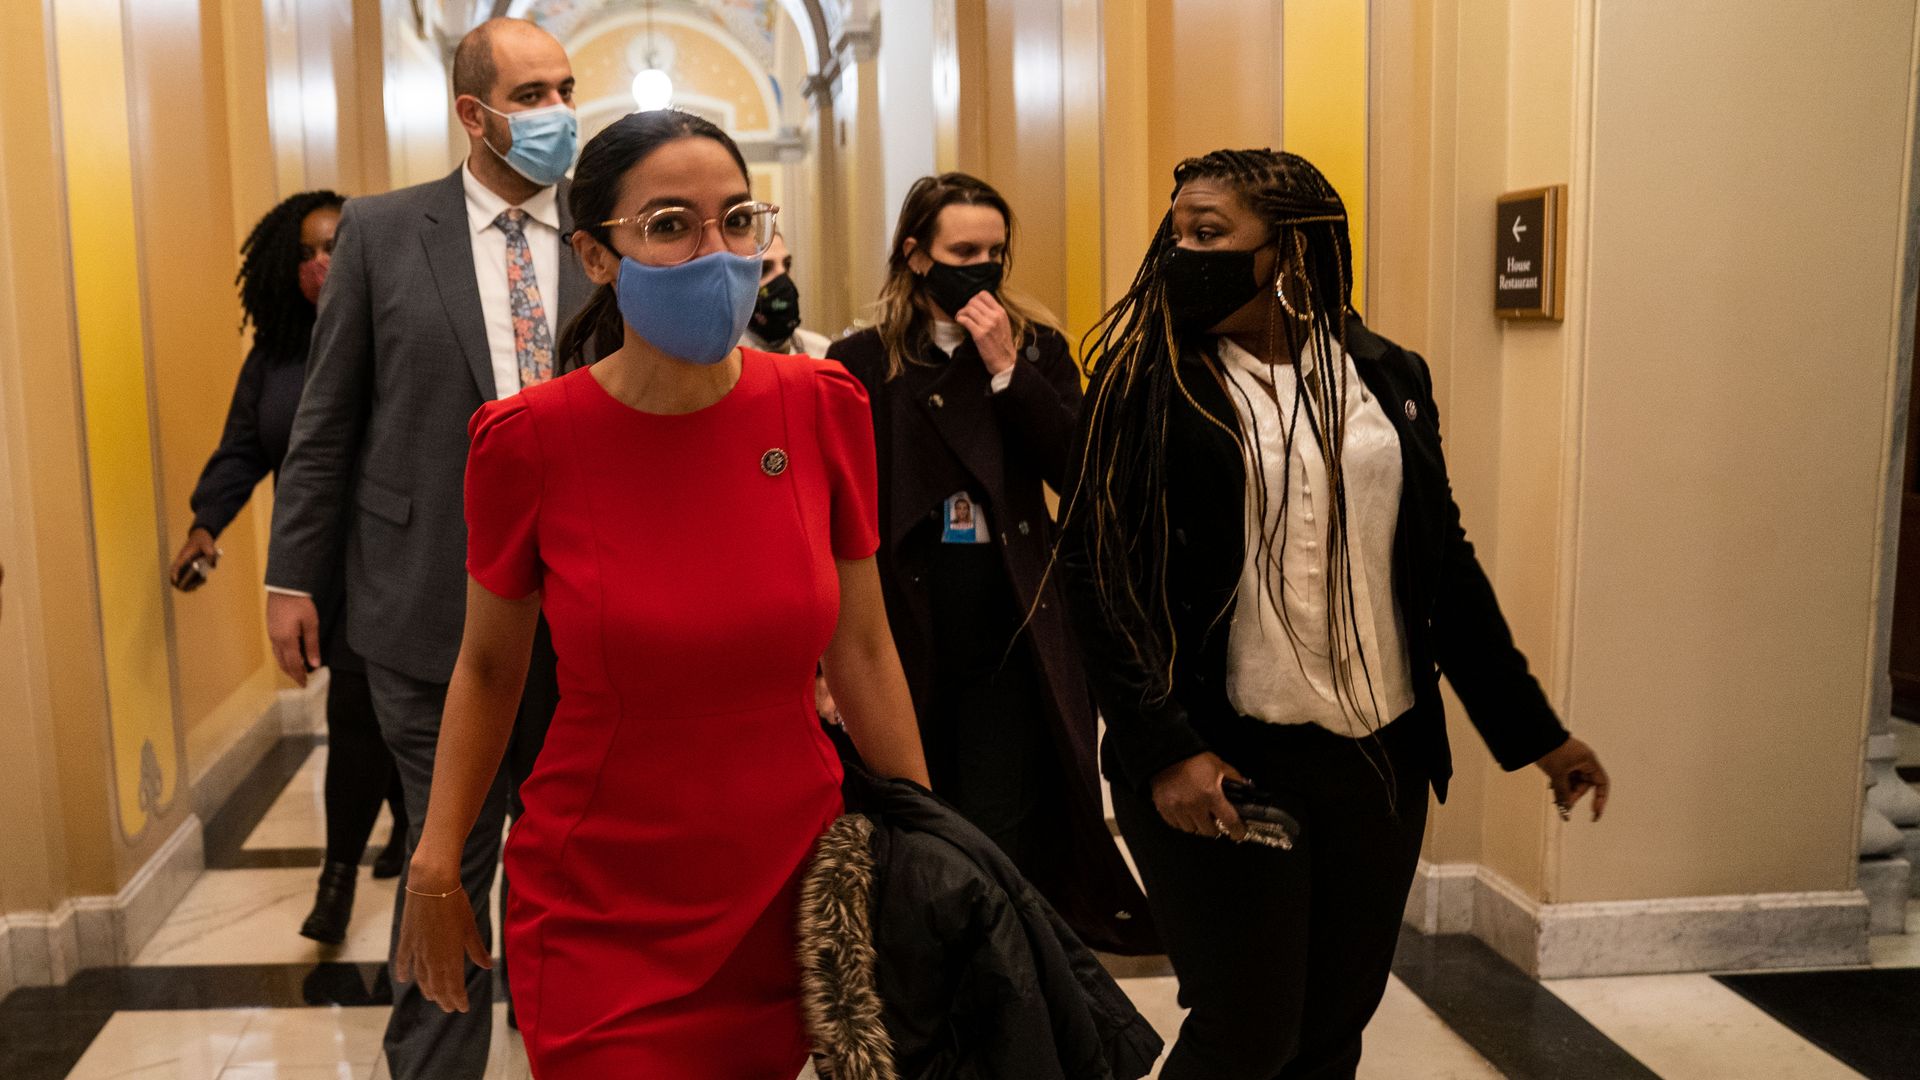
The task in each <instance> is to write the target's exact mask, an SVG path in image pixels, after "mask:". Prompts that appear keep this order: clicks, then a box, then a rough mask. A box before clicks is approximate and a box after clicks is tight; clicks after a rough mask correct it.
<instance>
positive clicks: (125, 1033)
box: [67, 1009, 264, 1080]
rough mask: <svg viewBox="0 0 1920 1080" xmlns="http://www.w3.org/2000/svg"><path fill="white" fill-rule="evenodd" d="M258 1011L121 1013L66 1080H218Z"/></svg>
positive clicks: (216, 1010)
mask: <svg viewBox="0 0 1920 1080" xmlns="http://www.w3.org/2000/svg"><path fill="white" fill-rule="evenodd" d="M262 1011H264V1010H260V1009H209V1010H205V1011H169V1012H120V1013H115V1014H114V1015H113V1018H112V1019H111V1020H108V1021H107V1026H106V1027H104V1028H102V1029H101V1030H100V1034H99V1036H97V1037H96V1038H95V1039H94V1040H93V1045H91V1046H89V1047H87V1052H86V1054H84V1055H83V1056H82V1057H81V1058H80V1061H79V1063H78V1064H76V1065H75V1066H74V1068H73V1071H72V1072H70V1073H68V1074H67V1080H106V1078H108V1077H114V1078H121V1077H137V1078H138V1080H217V1078H218V1077H219V1075H220V1071H221V1070H222V1069H224V1068H225V1067H226V1065H227V1060H228V1059H229V1058H230V1057H232V1056H233V1051H234V1048H235V1047H236V1046H238V1045H239V1044H240V1037H241V1033H242V1032H243V1031H245V1030H246V1028H247V1025H248V1024H249V1023H250V1022H251V1021H252V1020H253V1019H254V1016H255V1015H256V1014H257V1013H260V1012H262Z"/></svg>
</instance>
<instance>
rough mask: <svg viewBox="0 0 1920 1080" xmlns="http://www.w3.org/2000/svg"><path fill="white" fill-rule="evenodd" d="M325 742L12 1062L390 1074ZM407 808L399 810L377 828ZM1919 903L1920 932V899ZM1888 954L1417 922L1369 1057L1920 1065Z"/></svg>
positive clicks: (87, 976)
mask: <svg viewBox="0 0 1920 1080" xmlns="http://www.w3.org/2000/svg"><path fill="white" fill-rule="evenodd" d="M325 755H326V748H325V746H324V745H314V744H313V743H311V742H307V741H301V740H289V741H288V742H287V743H285V744H283V745H282V746H281V747H280V748H279V749H278V750H276V752H275V754H274V755H273V756H271V757H270V758H269V759H268V761H267V762H265V763H263V765H262V766H261V768H260V769H259V770H257V771H256V773H255V776H254V778H253V779H252V780H251V781H249V784H248V785H247V786H246V787H243V789H242V790H241V791H240V792H239V793H238V794H236V796H235V798H234V800H233V802H232V803H231V804H230V805H229V807H228V808H227V810H225V811H223V812H222V813H221V814H220V815H217V816H216V817H215V819H214V820H213V821H212V822H210V823H209V825H208V828H207V851H208V864H209V867H210V868H209V869H208V870H207V871H206V873H204V874H203V875H202V876H201V878H200V880H199V881H198V883H197V884H196V885H195V886H194V888H193V890H192V891H191V892H190V893H189V894H188V895H187V897H186V898H185V899H184V900H183V901H182V902H181V903H180V905H179V907H178V908H177V909H176V910H175V911H174V913H173V915H172V917H171V918H170V919H168V921H167V923H166V925H165V926H164V927H163V928H162V929H161V931H160V932H159V933H158V934H157V935H156V936H155V937H154V938H153V940H152V941H150V942H149V943H148V944H147V946H146V947H145V948H144V949H143V950H142V951H141V953H140V955H139V957H138V958H137V960H136V961H135V964H134V965H133V966H132V967H129V968H124V969H117V970H98V971H89V972H84V973H82V974H81V975H80V976H79V977H77V978H76V979H75V980H74V981H73V982H72V983H71V984H69V985H68V986H66V987H61V988H55V989H28V990H21V991H16V992H15V993H14V994H13V995H12V996H10V997H9V998H8V999H7V1000H6V1001H5V1002H4V1003H0V1078H5V1080H60V1078H62V1077H66V1078H71V1080H96V1078H106V1077H131V1078H141V1080H268V1078H276V1077H277V1078H283V1080H286V1078H291V1080H318V1078H321V1077H326V1078H339V1080H367V1078H370V1077H385V1076H386V1069H385V1065H384V1063H383V1061H382V1060H381V1054H380V1036H381V1032H382V1030H383V1029H384V1027H385V1024H386V1009H385V1008H384V1007H383V1005H382V1002H383V1001H384V1000H386V996H385V995H386V992H387V989H386V982H385V978H386V977H385V972H384V968H383V967H382V961H383V960H384V959H385V955H386V943H387V933H388V925H387V924H388V919H389V916H390V914H391V911H392V904H393V887H392V883H391V882H375V881H373V880H371V878H370V877H363V878H362V881H361V885H360V892H359V897H358V901H357V903H356V906H355V910H354V920H353V928H352V932H351V934H350V936H349V938H348V940H347V942H346V944H344V945H343V946H341V947H339V948H322V947H320V946H317V945H315V944H314V943H312V942H309V941H307V940H306V939H304V938H301V937H299V936H298V935H297V934H295V933H294V929H295V927H297V926H298V925H299V922H300V920H301V918H302V917H303V916H304V915H305V914H306V910H307V906H308V904H310V903H311V900H312V886H313V879H314V874H315V868H316V867H317V866H318V865H319V861H320V852H319V845H320V842H321V835H322V830H323V823H322V816H321V805H320V798H321V796H320V777H321V775H322V773H323V771H324V767H325ZM385 822H386V819H385V816H384V812H383V816H382V824H381V825H380V826H379V827H378V828H377V830H376V832H375V846H376V847H377V845H378V844H379V843H381V842H384V840H385V837H386V830H387V825H386V823H385ZM1910 919H1911V920H1912V921H1913V923H1914V925H1915V927H1916V929H1917V930H1920V905H1916V906H1915V908H1914V909H1913V910H1912V911H1911V912H1910ZM1873 958H1874V965H1875V966H1874V969H1873V970H1862V971H1858V972H1843V973H1811V974H1812V976H1813V978H1812V980H1811V981H1809V980H1808V977H1807V976H1806V975H1793V974H1781V975H1760V976H1712V975H1674V976H1644V977H1632V978H1608V979H1580V980H1566V981H1557V982H1550V983H1546V984H1541V983H1537V982H1534V981H1533V980H1531V979H1528V978H1526V977H1525V976H1524V975H1522V974H1521V973H1520V972H1519V971H1518V970H1516V969H1514V968H1513V967H1511V966H1510V965H1508V964H1506V963H1505V962H1504V961H1502V960H1501V959H1499V958H1498V957H1497V956H1495V955H1494V954H1493V953H1492V952H1491V951H1489V950H1487V949H1486V948H1485V947H1484V946H1482V945H1480V944H1479V943H1478V942H1476V941H1474V940H1473V939H1470V938H1464V937H1461V938H1452V937H1443V938H1424V937H1421V936H1419V935H1416V934H1412V933H1408V934H1407V935H1406V936H1405V937H1404V938H1403V941H1402V946H1401V952H1400V957H1399V959H1398V961H1397V962H1396V974H1395V978H1394V980H1393V982H1392V984H1391V985H1390V986H1389V988H1388V992H1387V996H1386V1000H1385V1002H1384V1003H1383V1005H1382V1006H1381V1009H1380V1012H1379V1014H1378V1015H1377V1016H1376V1017H1375V1019H1374V1022H1373V1025H1372V1027H1371V1028H1370V1029H1369V1030H1368V1035H1367V1047H1366V1057H1365V1060H1364V1061H1363V1062H1362V1065H1361V1068H1360V1075H1361V1076H1362V1077H1363V1078H1367V1080H1485V1078H1497V1077H1525V1078H1540V1080H1549V1078H1551V1080H1630V1078H1637V1077H1666V1078H1670V1080H1840V1078H1848V1077H1860V1076H1866V1077H1869V1078H1870V1080H1891V1078H1894V1077H1920V1042H1917V1041H1916V1040H1920V1021H1916V1019H1915V1018H1916V1017H1920V933H1916V934H1915V935H1912V936H1908V937H1893V938H1884V939H1880V940H1878V941H1876V942H1875V943H1874V946H1873ZM1122 982H1123V985H1124V986H1125V988H1126V990H1127V992H1128V993H1129V994H1130V995H1131V996H1132V997H1133V999H1134V1000H1135V1002H1136V1003H1137V1004H1138V1005H1139V1007H1140V1009H1141V1010H1142V1012H1144V1013H1145V1014H1146V1015H1147V1017H1148V1018H1149V1019H1150V1020H1152V1022H1153V1023H1154V1024H1155V1025H1156V1026H1157V1027H1158V1028H1159V1029H1160V1030H1161V1031H1162V1032H1163V1033H1164V1034H1165V1035H1166V1036H1167V1037H1168V1039H1169V1040H1171V1039H1172V1037H1173V1035H1174V1033H1175V1032H1176V1030H1177V1029H1178V1026H1179V1023H1180V1019H1181V1015H1182V1013H1181V1010H1180V1007H1179V1005H1178V1003H1177V1001H1176V988H1175V985H1174V981H1173V979H1172V978H1170V977H1166V976H1164V975H1151V974H1150V975H1146V976H1142V977H1133V978H1126V979H1123V980H1122ZM497 1008H498V1011H499V1012H500V1013H502V1014H503V1013H504V1006H499V1007H497ZM497 1019H499V1017H497ZM1903 1040H1904V1042H1903ZM488 1075H489V1077H498V1078H502V1080H505V1078H520V1077H526V1076H527V1075H528V1071H527V1066H526V1059H525V1054H524V1051H523V1050H522V1049H521V1046H520V1043H519V1040H518V1036H517V1034H516V1033H514V1032H512V1031H510V1030H508V1028H507V1026H506V1024H505V1023H504V1022H499V1023H496V1025H495V1038H494V1053H493V1062H492V1067H491V1070H490V1072H489V1074H488Z"/></svg>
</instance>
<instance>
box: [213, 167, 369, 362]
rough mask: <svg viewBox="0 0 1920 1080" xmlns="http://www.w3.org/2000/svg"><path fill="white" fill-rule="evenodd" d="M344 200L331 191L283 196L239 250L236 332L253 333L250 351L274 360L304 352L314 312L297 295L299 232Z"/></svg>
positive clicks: (298, 286)
mask: <svg viewBox="0 0 1920 1080" xmlns="http://www.w3.org/2000/svg"><path fill="white" fill-rule="evenodd" d="M346 201H347V200H346V198H345V197H344V196H341V195H339V194H337V193H335V192H332V191H325V190H322V191H303V192H301V193H300V194H298V195H291V196H288V197H287V198H286V199H283V200H281V202H280V205H278V206H276V207H274V208H273V209H271V210H269V211H267V214H266V216H265V217H263V218H261V219H260V221H259V223H258V224H256V225H255V226H254V227H253V231H252V232H250V233H248V234H247V238H246V240H245V241H244V242H242V243H241V245H240V272H239V273H238V274H235V275H234V278H233V282H234V284H235V285H238V286H239V287H240V312H241V314H240V330H241V332H243V333H244V332H245V331H246V329H247V327H248V326H249V325H251V326H252V327H253V344H254V347H255V348H259V349H265V350H267V351H268V353H270V354H272V355H275V356H283V355H299V356H305V355H306V352H307V339H308V338H309V337H310V336H311V335H312V333H313V318H314V306H313V304H311V303H309V302H308V301H307V298H306V296H304V295H303V294H302V293H301V292H300V264H301V263H302V262H304V261H305V259H304V258H303V255H302V252H301V249H300V227H301V226H302V225H303V224H305V223H306V220H307V215H308V214H311V213H313V212H314V211H315V210H324V209H329V208H331V209H336V210H337V209H339V208H340V207H341V206H342V205H344V204H345V203H346Z"/></svg>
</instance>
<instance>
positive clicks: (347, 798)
mask: <svg viewBox="0 0 1920 1080" xmlns="http://www.w3.org/2000/svg"><path fill="white" fill-rule="evenodd" d="M344 202H345V200H344V199H342V198H341V197H340V196H339V195H336V194H334V193H333V192H331V191H308V192H303V193H301V194H299V195H294V196H292V197H290V198H288V199H286V200H285V201H283V202H282V203H280V205H278V206H276V207H274V208H273V209H272V210H270V211H268V212H267V216H266V217H264V218H262V219H260V223H259V224H258V225H255V226H254V228H253V232H252V233H251V234H250V235H249V236H248V237H247V240H246V243H244V244H242V245H241V248H240V253H241V257H242V260H243V261H242V262H241V265H240V275H239V285H240V305H241V308H242V310H243V311H244V313H245V316H244V320H243V322H242V329H244V328H245V327H246V325H247V324H252V326H253V348H252V350H251V351H249V352H248V353H247V359H246V362H245V363H244V364H242V365H241V368H240V379H239V383H238V385H237V386H236V387H235V388H234V392H233V403H232V405H231V406H230V407H229V408H228V410H227V424H226V429H225V430H224V431H223V432H222V433H221V436H220V446H219V447H218V448H217V449H216V450H214V452H213V456H212V457H211V458H209V459H208V460H207V466H206V468H205V470H203V471H202V472H201V474H200V482H199V484H198V485H196V486H195V487H194V489H193V499H192V506H193V527H192V529H191V530H189V531H188V533H187V542H186V543H185V544H183V545H182V546H181V548H180V553H179V554H178V555H176V556H174V560H173V566H172V571H171V574H172V579H173V584H174V587H176V588H178V589H179V590H180V591H182V592H192V591H193V590H195V589H197V588H199V587H200V586H201V585H202V584H204V583H205V582H206V580H207V574H208V573H209V572H211V571H212V570H213V568H214V567H215V566H216V565H217V564H218V563H219V561H220V549H219V547H218V546H217V541H218V540H219V537H220V534H221V533H222V532H224V531H225V530H226V527H227V526H228V525H229V524H231V523H232V522H233V519H234V518H235V517H236V516H237V515H238V514H239V513H240V510H241V508H243V507H245V506H246V505H247V500H248V499H249V498H251V497H252V495H253V489H254V488H255V487H256V486H258V485H259V483H260V481H261V480H263V479H265V478H266V477H268V476H269V475H277V474H278V473H279V471H280V462H281V460H282V459H284V458H285V457H286V456H287V440H288V439H289V438H290V437H291V436H292V434H293V414H294V413H295V412H296V411H298V409H299V408H300V391H301V388H302V386H303V384H304V383H305V381H306V368H307V340H308V338H309V337H310V336H311V335H312V333H313V320H314V314H315V311H316V308H315V305H316V304H317V303H318V302H319V299H320V287H321V285H322V283H324V282H325V281H326V277H327V266H328V263H329V262H330V260H331V258H332V252H333V234H334V230H335V229H336V228H337V227H338V226H339V224H340V207H341V205H342V204H343V203H344ZM314 599H315V602H316V603H317V605H318V606H319V609H320V632H321V642H322V651H323V655H324V657H325V659H326V663H327V668H328V670H329V671H330V672H331V675H330V682H329V684H328V689H327V777H326V809H327V853H326V864H325V866H324V867H322V869H321V874H320V884H319V887H318V888H317V890H316V892H315V896H314V903H313V911H312V912H311V913H310V914H309V915H308V916H307V919H306V921H305V923H303V924H302V925H301V927H300V933H301V934H302V935H304V936H306V937H309V938H312V939H313V940H315V941H318V942H321V943H322V944H327V945H338V944H340V943H341V942H342V941H345V940H346V935H347V923H348V921H349V920H350V919H351V918H352V915H353V894H354V886H355V884H356V882H357V880H358V876H359V869H360V859H361V856H362V855H363V854H365V852H366V849H367V838H368V836H369V835H370V834H371V833H372V832H373V825H374V821H375V819H377V818H378V817H379V816H380V803H381V802H382V800H385V801H386V802H387V803H388V804H389V805H391V806H392V807H393V835H392V837H391V838H389V840H388V842H387V847H386V850H385V851H383V852H382V853H381V855H380V858H379V859H378V860H377V861H376V862H375V863H374V871H373V873H374V876H375V877H383V878H390V877H398V876H399V874H400V864H401V861H402V860H403V859H404V858H405V857H406V854H405V851H404V847H405V844H404V842H403V840H402V838H404V837H405V836H406V835H407V812H406V809H405V807H404V806H403V805H402V804H401V802H400V786H399V779H398V777H397V776H396V775H395V774H394V768H393V756H392V755H391V754H389V753H388V752H387V745H386V743H385V742H384V741H382V739H381V737H380V729H379V727H378V726H377V725H376V724H375V722H374V717H373V698H372V695H371V694H370V693H369V692H368V690H367V676H366V667H365V665H364V664H363V663H362V662H361V660H360V658H359V657H358V656H356V655H354V652H353V650H352V649H350V648H348V647H347V641H346V633H345V625H344V624H345V620H344V619H343V618H341V616H342V615H344V614H345V612H344V610H343V609H344V605H345V601H346V598H345V596H343V595H342V591H341V588H340V585H339V583H336V584H335V587H334V588H333V589H332V590H331V591H330V595H327V596H322V597H315V598H314Z"/></svg>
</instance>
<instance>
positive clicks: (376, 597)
mask: <svg viewBox="0 0 1920 1080" xmlns="http://www.w3.org/2000/svg"><path fill="white" fill-rule="evenodd" d="M465 167H466V166H465V165H462V166H461V168H462V169H464V168H465ZM558 194H559V201H560V231H561V234H562V235H565V234H566V233H567V232H568V231H569V230H570V229H571V228H572V227H573V225H572V222H571V220H570V219H569V217H568V214H567V209H566V207H567V184H566V182H565V181H562V182H561V184H560V190H559V192H558ZM541 287H542V290H543V296H542V299H543V300H545V301H546V302H547V303H557V305H558V312H557V314H558V322H559V324H560V325H562V326H564V325H565V324H566V323H567V321H568V320H569V319H571V318H572V317H573V315H574V313H575V312H577V311H579V310H580V308H581V306H582V305H583V304H584V303H585V302H586V299H587V293H588V283H587V280H586V275H585V274H584V273H583V272H582V271H581V269H580V265H579V261H578V260H577V259H575V258H574V257H573V255H572V253H571V252H569V251H567V250H566V248H565V247H564V245H563V246H562V249H561V252H560V280H559V282H558V283H557V288H555V287H552V286H548V285H547V283H545V282H542V283H541ZM494 396H495V395H494V385H493V362H492V359H491V358H490V354H489V352H488V349H487V330H486V320H485V315H484V313H483V312H482V310H481V307H480V286H479V284H478V282H477V280H476V279H475V277H474V266H473V241H472V237H471V236H470V234H469V231H468V227H467V201H466V191H465V189H464V187H463V186H462V184H461V179H460V172H459V170H455V171H454V172H453V173H452V174H451V175H449V176H447V177H446V178H445V179H442V180H436V181H434V182H432V183H430V184H421V185H418V186H416V187H410V188H403V189H401V190H399V191H394V192H389V193H387V194H384V195H370V196H366V197H364V198H358V199H349V200H348V201H347V204H346V207H345V208H344V209H343V210H342V212H341V215H340V230H339V234H338V242H337V244H336V246H335V248H334V252H333V266H332V269H331V270H330V271H329V273H328V275H327V284H326V288H325V289H324V290H322V292H321V295H320V313H319V320H318V322H317V323H316V324H315V326H314V332H313V347H312V350H311V352H310V355H309V358H308V364H307V382H306V390H305V392H304V394H303V395H302V396H301V399H300V411H299V413H298V415H297V416H296V417H295V419H294V424H293V441H292V445H291V447H290V448H289V450H288V451H287V459H286V462H285V464H284V465H282V466H281V470H280V481H279V486H278V490H277V493H276V496H275V505H274V513H273V541H272V544H271V546H270V547H269V548H268V555H267V584H268V585H271V586H277V587H280V588H287V589H299V590H302V591H305V592H310V593H314V594H316V595H318V593H319V592H320V590H321V589H323V588H325V586H326V582H327V580H328V578H329V576H330V575H331V574H332V573H334V570H335V566H336V563H337V560H338V558H339V556H338V555H337V554H336V553H337V552H340V551H342V550H344V551H345V559H346V582H347V594H348V596H349V597H350V598H351V602H350V603H349V604H348V607H347V636H348V639H349V640H350V641H351V642H352V643H353V647H354V648H355V649H356V650H358V651H359V652H360V654H361V655H362V656H365V657H366V658H367V659H369V660H372V661H374V662H376V663H379V664H382V665H385V666H386V667H390V668H393V669H395V670H397V671H400V672H402V673H403V674H406V675H408V676H411V677H412V678H415V679H420V680H424V681H427V682H442V683H443V682H446V681H448V680H449V679H451V678H452V676H453V662H454V659H455V657H456V656H457V655H458V654H459V651H460V633H461V625H462V621H463V620H464V618H465V614H466V576H467V575H466V551H467V526H466V520H465V518H464V516H463V501H462V495H461V486H462V481H463V479H464V477H465V475H466V466H467V421H468V420H469V419H470V418H471V417H472V416H473V414H474V412H476V411H477V410H478V409H479V408H480V405H481V403H482V402H486V401H491V400H493V398H494Z"/></svg>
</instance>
